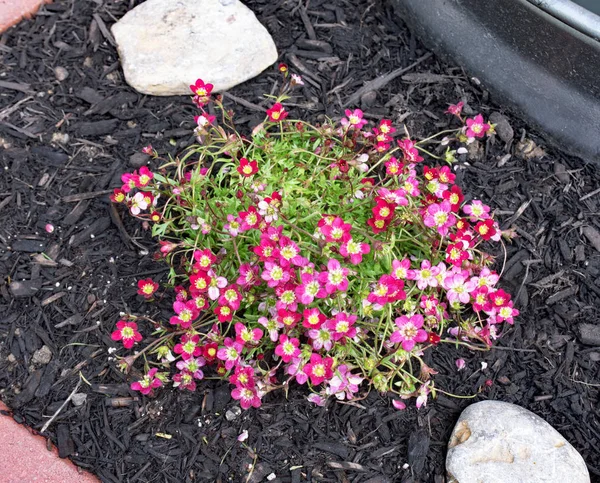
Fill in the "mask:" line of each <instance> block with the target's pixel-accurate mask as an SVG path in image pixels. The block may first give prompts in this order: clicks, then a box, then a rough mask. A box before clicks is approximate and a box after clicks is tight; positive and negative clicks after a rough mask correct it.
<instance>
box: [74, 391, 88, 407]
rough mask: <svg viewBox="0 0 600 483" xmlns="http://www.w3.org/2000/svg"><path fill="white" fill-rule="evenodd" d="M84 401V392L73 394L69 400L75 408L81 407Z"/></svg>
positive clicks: (85, 398) (85, 395) (85, 397)
mask: <svg viewBox="0 0 600 483" xmlns="http://www.w3.org/2000/svg"><path fill="white" fill-rule="evenodd" d="M86 400H87V394H86V393H84V392H78V393H76V394H73V397H72V398H71V402H72V403H73V406H75V407H79V406H83V405H84V404H85V401H86Z"/></svg>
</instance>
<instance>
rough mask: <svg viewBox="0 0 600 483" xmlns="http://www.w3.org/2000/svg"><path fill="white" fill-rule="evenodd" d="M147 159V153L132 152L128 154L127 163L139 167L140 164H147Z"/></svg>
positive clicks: (148, 157)
mask: <svg viewBox="0 0 600 483" xmlns="http://www.w3.org/2000/svg"><path fill="white" fill-rule="evenodd" d="M149 159H150V156H148V155H147V154H144V153H134V154H132V155H131V156H129V164H130V165H131V166H133V167H134V168H141V167H142V166H145V165H146V164H148V160H149Z"/></svg>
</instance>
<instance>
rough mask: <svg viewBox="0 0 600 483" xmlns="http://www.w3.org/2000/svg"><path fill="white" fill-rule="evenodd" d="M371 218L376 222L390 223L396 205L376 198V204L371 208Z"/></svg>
mask: <svg viewBox="0 0 600 483" xmlns="http://www.w3.org/2000/svg"><path fill="white" fill-rule="evenodd" d="M371 211H373V216H374V218H375V219H376V220H386V221H388V222H389V221H390V220H391V219H392V218H393V217H394V213H395V211H396V205H394V204H392V203H388V202H387V201H385V200H383V199H381V198H378V199H377V204H376V205H375V206H374V207H373V208H372V210H371Z"/></svg>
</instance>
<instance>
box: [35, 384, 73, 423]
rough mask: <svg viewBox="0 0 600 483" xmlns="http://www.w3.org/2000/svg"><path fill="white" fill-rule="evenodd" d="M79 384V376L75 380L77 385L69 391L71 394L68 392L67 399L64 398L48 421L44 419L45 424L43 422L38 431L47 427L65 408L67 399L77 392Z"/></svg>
mask: <svg viewBox="0 0 600 483" xmlns="http://www.w3.org/2000/svg"><path fill="white" fill-rule="evenodd" d="M80 386H81V378H79V380H78V381H77V385H76V386H75V389H73V390H72V391H71V394H69V397H68V398H67V399H65V402H64V403H62V404H61V405H60V407H59V408H58V409H57V410H56V412H55V413H54V414H53V415H52V417H51V418H50V419H49V420H48V421H46V424H44V426H42V430H41V431H40V433H43V432H45V431H46V430H47V429H48V426H50V425H51V424H52V421H54V420H55V419H56V418H57V416H58V415H59V414H60V412H61V411H62V410H63V409H64V408H65V406H66V405H67V404H69V401H70V400H71V399H72V398H73V396H74V395H75V394H77V391H78V390H79V387H80Z"/></svg>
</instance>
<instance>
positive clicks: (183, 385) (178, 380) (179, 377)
mask: <svg viewBox="0 0 600 483" xmlns="http://www.w3.org/2000/svg"><path fill="white" fill-rule="evenodd" d="M173 387H178V388H179V389H181V390H184V389H187V390H188V391H192V392H193V391H195V390H196V381H194V376H193V375H192V373H191V372H189V371H181V372H178V373H177V374H175V375H174V376H173Z"/></svg>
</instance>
